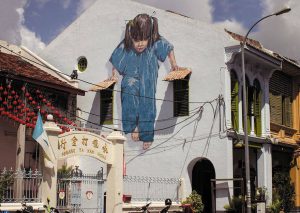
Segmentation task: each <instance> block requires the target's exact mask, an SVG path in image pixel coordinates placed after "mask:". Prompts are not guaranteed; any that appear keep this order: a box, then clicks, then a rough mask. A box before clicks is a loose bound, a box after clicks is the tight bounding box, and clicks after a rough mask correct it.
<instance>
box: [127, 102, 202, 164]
mask: <svg viewBox="0 0 300 213" xmlns="http://www.w3.org/2000/svg"><path fill="white" fill-rule="evenodd" d="M204 105H205V104H203V105H202V107H201V108H200V109H203V107H204ZM195 115H196V114H194V115H193V116H195ZM193 116H191V117H190V118H192V117H193ZM196 119H197V118H195V119H193V120H192V121H190V122H188V123H187V124H186V125H184V126H182V127H181V128H180V129H179V130H178V131H177V132H176V133H175V134H173V135H172V136H170V137H169V138H168V139H166V140H165V141H163V142H161V143H159V144H157V145H156V146H154V147H152V148H149V149H147V150H145V151H144V152H142V153H140V154H138V155H136V156H135V157H133V158H131V159H130V160H129V161H127V162H126V165H127V164H129V163H130V162H132V161H133V160H134V159H136V158H137V157H139V156H141V155H143V154H144V153H147V152H149V151H151V150H153V149H155V148H157V147H159V146H161V145H162V144H165V143H167V142H168V141H169V140H171V139H172V138H173V137H175V135H177V134H178V133H179V132H180V131H181V130H182V129H183V128H184V127H186V126H188V125H189V124H191V123H192V122H194V121H195V120H196Z"/></svg>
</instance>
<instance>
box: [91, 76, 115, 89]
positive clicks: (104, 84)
mask: <svg viewBox="0 0 300 213" xmlns="http://www.w3.org/2000/svg"><path fill="white" fill-rule="evenodd" d="M115 83H117V81H115V80H109V79H107V80H105V81H101V82H99V83H98V84H96V85H94V86H93V87H91V88H90V89H89V91H94V92H97V91H101V90H105V89H107V88H109V87H110V86H111V85H113V84H115Z"/></svg>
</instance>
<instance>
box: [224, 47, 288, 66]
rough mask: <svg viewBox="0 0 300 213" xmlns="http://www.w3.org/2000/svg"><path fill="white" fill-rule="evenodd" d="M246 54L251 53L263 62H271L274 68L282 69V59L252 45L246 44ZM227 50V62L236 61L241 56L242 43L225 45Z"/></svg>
mask: <svg viewBox="0 0 300 213" xmlns="http://www.w3.org/2000/svg"><path fill="white" fill-rule="evenodd" d="M244 50H245V55H251V56H253V57H256V58H257V59H258V60H261V61H262V62H263V63H267V64H269V65H270V66H271V67H273V69H274V68H275V69H281V65H282V59H280V58H278V57H275V56H273V55H270V54H269V53H267V52H264V51H261V50H260V49H257V48H255V47H253V46H251V45H247V46H245V49H244ZM225 52H226V61H225V63H226V64H232V63H234V61H235V59H236V57H237V56H239V57H241V45H234V46H228V47H225Z"/></svg>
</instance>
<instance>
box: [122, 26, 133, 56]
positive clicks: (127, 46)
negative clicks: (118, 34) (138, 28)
mask: <svg viewBox="0 0 300 213" xmlns="http://www.w3.org/2000/svg"><path fill="white" fill-rule="evenodd" d="M131 26H132V20H130V21H128V22H127V24H126V29H125V38H124V43H125V49H126V50H129V49H130V48H131V46H132V41H131V35H130V28H131Z"/></svg>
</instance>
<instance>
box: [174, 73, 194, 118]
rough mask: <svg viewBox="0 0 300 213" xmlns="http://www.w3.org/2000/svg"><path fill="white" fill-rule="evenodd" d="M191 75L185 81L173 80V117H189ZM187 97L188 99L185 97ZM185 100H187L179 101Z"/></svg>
mask: <svg viewBox="0 0 300 213" xmlns="http://www.w3.org/2000/svg"><path fill="white" fill-rule="evenodd" d="M189 78H190V75H188V76H186V77H185V78H184V79H178V80H173V101H174V103H173V116H174V117H183V116H189V96H190V94H189V93H190V86H189ZM184 96H186V97H184ZM182 97H184V98H185V100H182V101H179V100H180V99H182Z"/></svg>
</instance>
